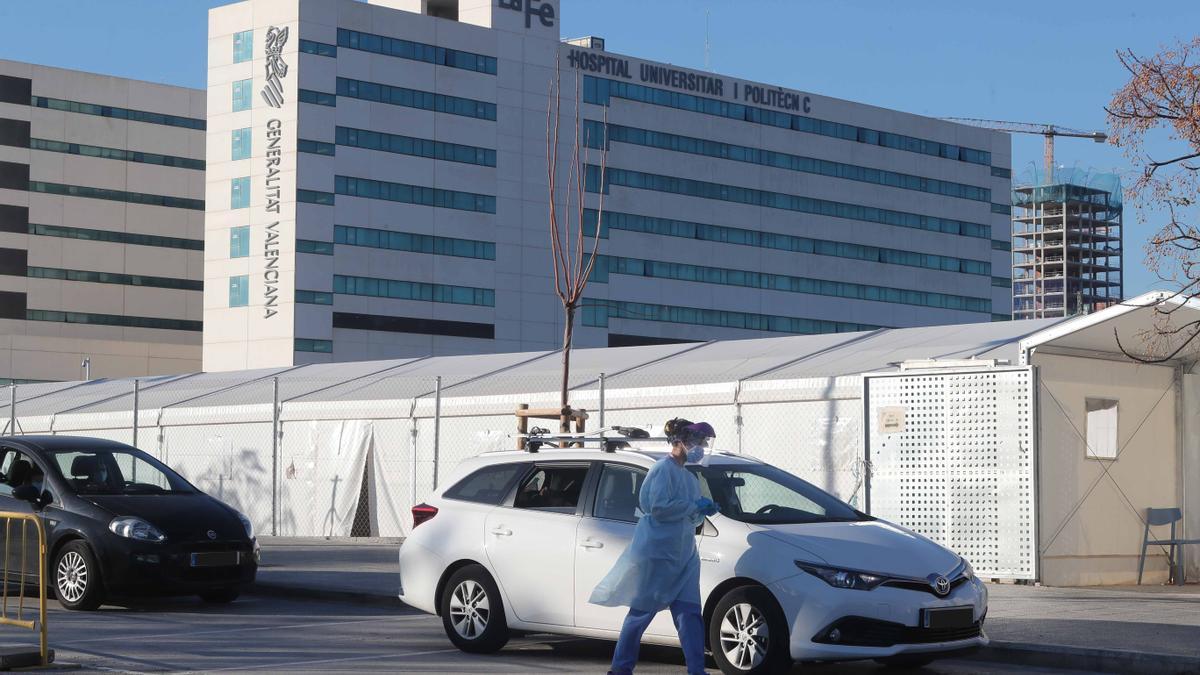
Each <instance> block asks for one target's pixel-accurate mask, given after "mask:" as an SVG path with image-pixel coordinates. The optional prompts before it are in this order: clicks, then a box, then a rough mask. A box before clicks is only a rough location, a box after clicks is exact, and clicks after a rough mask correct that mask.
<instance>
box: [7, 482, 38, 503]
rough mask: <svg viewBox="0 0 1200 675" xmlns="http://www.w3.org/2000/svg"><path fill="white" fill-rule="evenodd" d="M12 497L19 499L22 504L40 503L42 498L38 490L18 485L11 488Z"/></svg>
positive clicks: (30, 486)
mask: <svg viewBox="0 0 1200 675" xmlns="http://www.w3.org/2000/svg"><path fill="white" fill-rule="evenodd" d="M12 496H13V497H15V498H17V499H20V500H21V501H23V502H36V501H40V499H41V497H42V495H41V493H39V492H38V489H37V488H35V487H33V486H32V485H19V486H17V487H15V488H13V491H12Z"/></svg>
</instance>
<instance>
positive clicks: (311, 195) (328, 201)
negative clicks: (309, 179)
mask: <svg viewBox="0 0 1200 675" xmlns="http://www.w3.org/2000/svg"><path fill="white" fill-rule="evenodd" d="M296 201H298V202H300V203H302V204H319V205H321V206H333V202H334V198H333V193H332V192H321V191H320V190H296Z"/></svg>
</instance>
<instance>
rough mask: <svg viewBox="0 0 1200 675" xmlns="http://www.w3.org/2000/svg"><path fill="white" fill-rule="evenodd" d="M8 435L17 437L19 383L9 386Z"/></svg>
mask: <svg viewBox="0 0 1200 675" xmlns="http://www.w3.org/2000/svg"><path fill="white" fill-rule="evenodd" d="M8 435H9V436H16V435H17V383H16V382H13V383H12V384H10V385H8Z"/></svg>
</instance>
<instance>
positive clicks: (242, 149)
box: [230, 127, 250, 160]
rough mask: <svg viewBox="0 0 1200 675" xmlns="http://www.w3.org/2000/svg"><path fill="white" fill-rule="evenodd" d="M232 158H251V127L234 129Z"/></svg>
mask: <svg viewBox="0 0 1200 675" xmlns="http://www.w3.org/2000/svg"><path fill="white" fill-rule="evenodd" d="M230 158H231V159H234V160H238V159H249V158H250V128H249V127H247V128H245V129H234V130H233V149H232V152H231V155H230Z"/></svg>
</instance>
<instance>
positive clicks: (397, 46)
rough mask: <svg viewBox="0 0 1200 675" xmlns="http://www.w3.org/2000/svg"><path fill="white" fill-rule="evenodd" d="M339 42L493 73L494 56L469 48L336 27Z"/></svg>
mask: <svg viewBox="0 0 1200 675" xmlns="http://www.w3.org/2000/svg"><path fill="white" fill-rule="evenodd" d="M338 46H339V47H347V48H349V49H360V50H362V51H367V52H374V53H376V54H386V55H388V56H395V57H399V58H402V59H411V60H413V61H424V62H425V63H433V64H437V65H439V66H449V67H451V68H461V69H463V70H473V71H475V72H478V73H487V74H488V75H495V74H496V58H495V57H493V56H484V55H483V54H475V53H472V52H464V51H459V50H457V49H448V48H446V47H437V46H434V45H429V44H424V43H421V42H412V41H409V40H400V39H397V38H389V37H385V36H383V35H373V34H371V33H360V32H358V31H353V30H346V29H344V28H339V29H338Z"/></svg>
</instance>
